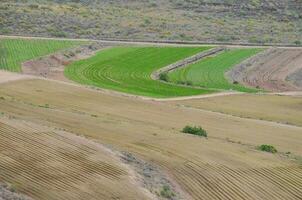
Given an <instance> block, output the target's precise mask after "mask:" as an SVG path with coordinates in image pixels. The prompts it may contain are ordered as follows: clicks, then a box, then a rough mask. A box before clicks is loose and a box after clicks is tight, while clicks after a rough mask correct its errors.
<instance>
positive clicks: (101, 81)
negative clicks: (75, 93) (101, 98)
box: [65, 47, 213, 97]
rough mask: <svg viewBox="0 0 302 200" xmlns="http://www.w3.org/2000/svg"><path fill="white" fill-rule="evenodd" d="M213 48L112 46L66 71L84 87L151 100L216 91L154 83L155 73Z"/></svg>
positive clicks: (155, 81) (69, 67) (67, 75)
mask: <svg viewBox="0 0 302 200" xmlns="http://www.w3.org/2000/svg"><path fill="white" fill-rule="evenodd" d="M208 49H210V47H113V48H109V49H105V50H102V51H100V52H98V53H97V54H96V55H95V56H93V57H91V58H88V59H86V60H81V61H77V62H74V63H72V64H71V65H70V66H68V67H67V68H65V75H66V77H68V78H69V79H71V80H74V81H76V82H79V83H81V84H86V85H92V86H97V87H101V88H106V89H112V90H117V91H121V92H126V93H130V94H136V95H143V96H151V97H176V96H189V95H197V94H206V93H210V92H213V91H212V90H207V89H196V88H190V87H183V86H178V85H173V84H167V83H164V82H161V81H157V80H152V79H151V74H152V72H154V71H156V70H158V69H160V68H162V67H165V66H167V65H169V64H172V63H175V62H177V61H179V60H182V59H184V58H186V57H189V56H192V55H194V54H197V53H199V52H201V51H205V50H208Z"/></svg>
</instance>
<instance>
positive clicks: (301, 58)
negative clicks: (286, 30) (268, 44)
mask: <svg viewBox="0 0 302 200" xmlns="http://www.w3.org/2000/svg"><path fill="white" fill-rule="evenodd" d="M301 69H302V50H300V49H280V48H272V49H268V50H267V51H265V52H263V53H260V54H259V55H256V56H255V57H252V58H251V59H249V60H247V61H245V62H243V63H241V64H240V65H238V66H237V67H235V68H234V69H232V70H231V71H230V72H228V76H229V77H230V78H231V80H232V81H237V82H240V83H242V84H244V85H247V86H252V87H257V88H258V87H259V88H262V89H264V90H268V91H274V92H283V91H298V90H302V87H301V86H302V84H301V82H302V76H300V73H301V71H300V70H301Z"/></svg>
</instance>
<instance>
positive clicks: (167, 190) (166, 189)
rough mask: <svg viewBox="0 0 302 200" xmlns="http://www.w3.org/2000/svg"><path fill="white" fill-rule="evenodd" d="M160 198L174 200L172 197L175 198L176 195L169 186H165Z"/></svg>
mask: <svg viewBox="0 0 302 200" xmlns="http://www.w3.org/2000/svg"><path fill="white" fill-rule="evenodd" d="M160 196H162V197H164V198H166V199H172V197H174V196H175V194H174V193H173V192H172V191H171V189H170V187H169V186H167V185H165V186H163V188H162V190H161V191H160Z"/></svg>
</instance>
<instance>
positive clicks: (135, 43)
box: [0, 35, 302, 49]
mask: <svg viewBox="0 0 302 200" xmlns="http://www.w3.org/2000/svg"><path fill="white" fill-rule="evenodd" d="M0 38H21V39H43V40H49V39H50V40H71V41H92V42H102V43H108V44H126V45H129V44H134V45H156V46H158V45H159V46H161V45H162V46H225V47H230V48H239V47H240V48H271V47H276V45H266V46H261V45H254V44H253V45H251V44H226V43H216V44H213V43H212V44H211V43H201V42H196V43H194V42H188V43H186V42H177V41H176V42H173V41H168V42H165V41H128V40H115V39H107V40H105V39H104V40H92V39H74V38H73V39H70V38H48V37H26V36H12V35H0ZM277 47H278V48H281V49H302V47H300V46H286V45H278V46H277Z"/></svg>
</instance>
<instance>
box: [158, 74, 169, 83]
mask: <svg viewBox="0 0 302 200" xmlns="http://www.w3.org/2000/svg"><path fill="white" fill-rule="evenodd" d="M159 80H161V81H166V82H168V81H169V77H168V74H167V73H166V72H163V73H160V74H159Z"/></svg>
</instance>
